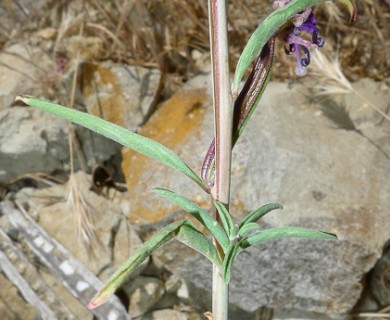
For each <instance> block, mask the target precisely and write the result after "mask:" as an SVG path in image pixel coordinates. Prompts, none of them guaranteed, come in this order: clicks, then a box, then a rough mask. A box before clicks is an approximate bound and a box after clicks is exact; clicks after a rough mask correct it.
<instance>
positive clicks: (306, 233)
mask: <svg viewBox="0 0 390 320" xmlns="http://www.w3.org/2000/svg"><path fill="white" fill-rule="evenodd" d="M283 238H305V239H322V240H337V236H336V235H335V234H332V233H326V232H323V231H318V230H312V229H307V228H300V227H279V228H271V229H266V230H263V231H259V232H257V233H255V234H253V235H251V236H250V237H248V238H246V239H244V240H242V241H241V242H240V247H241V248H243V249H245V248H248V247H251V246H254V245H257V244H261V243H264V242H267V241H271V240H277V239H283Z"/></svg>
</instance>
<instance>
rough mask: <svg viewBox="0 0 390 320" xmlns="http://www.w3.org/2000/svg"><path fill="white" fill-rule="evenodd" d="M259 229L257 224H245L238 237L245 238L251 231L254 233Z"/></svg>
mask: <svg viewBox="0 0 390 320" xmlns="http://www.w3.org/2000/svg"><path fill="white" fill-rule="evenodd" d="M257 228H260V226H259V225H258V224H257V223H256V222H249V223H245V224H244V225H243V226H242V227H241V228H240V231H239V232H238V235H239V236H240V237H241V238H242V237H244V236H245V234H247V233H248V232H250V231H253V230H255V229H257Z"/></svg>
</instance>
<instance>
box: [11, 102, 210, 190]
mask: <svg viewBox="0 0 390 320" xmlns="http://www.w3.org/2000/svg"><path fill="white" fill-rule="evenodd" d="M16 99H17V100H20V101H23V102H24V103H25V104H27V105H29V106H31V107H36V108H38V109H41V110H44V111H46V112H49V113H52V114H54V115H56V116H59V117H61V118H63V119H66V120H68V121H72V122H74V123H76V124H79V125H81V126H83V127H85V128H88V129H90V130H92V131H95V132H97V133H99V134H101V135H103V136H105V137H107V138H109V139H111V140H114V141H116V142H118V143H120V144H122V145H124V146H126V147H129V148H132V149H134V150H135V151H138V152H140V153H142V154H144V155H146V156H148V157H150V158H153V159H155V160H157V161H160V162H162V163H164V164H166V165H167V166H169V167H171V168H174V169H176V170H178V171H180V172H181V173H184V174H185V175H186V176H187V177H189V178H190V179H192V180H193V181H195V183H197V184H198V185H199V186H200V187H201V188H203V189H206V187H205V186H204V185H203V182H202V180H201V179H200V178H199V177H198V176H197V175H196V174H195V173H194V171H193V170H192V169H191V168H190V167H189V166H188V165H187V164H186V163H185V162H184V161H183V160H182V159H181V158H179V157H178V156H177V155H176V154H175V153H173V152H172V151H171V150H169V149H168V148H166V147H165V146H163V145H162V144H160V143H158V142H156V141H154V140H152V139H149V138H146V137H143V136H140V135H138V134H136V133H134V132H131V131H129V130H126V129H125V128H122V127H120V126H118V125H116V124H113V123H110V122H108V121H105V120H103V119H100V118H98V117H96V116H94V115H91V114H88V113H85V112H81V111H77V110H74V109H71V108H66V107H63V106H61V105H59V104H55V103H51V102H47V101H43V100H39V99H36V98H34V97H30V96H19V97H17V98H16Z"/></svg>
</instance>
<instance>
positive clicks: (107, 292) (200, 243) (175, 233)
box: [88, 220, 221, 309]
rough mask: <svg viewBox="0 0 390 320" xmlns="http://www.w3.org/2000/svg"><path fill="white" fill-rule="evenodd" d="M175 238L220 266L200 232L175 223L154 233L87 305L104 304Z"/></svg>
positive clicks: (211, 246) (191, 226) (212, 250)
mask: <svg viewBox="0 0 390 320" xmlns="http://www.w3.org/2000/svg"><path fill="white" fill-rule="evenodd" d="M174 238H176V239H177V240H179V241H180V242H183V243H184V244H186V245H187V246H189V247H191V248H193V249H194V250H196V251H198V252H200V253H201V254H203V255H204V256H205V257H206V258H208V259H209V260H210V261H211V262H212V263H214V264H216V265H217V266H221V261H220V259H219V255H218V252H217V250H216V248H215V247H214V245H213V243H212V242H211V241H210V240H209V239H208V238H207V237H206V236H205V235H204V234H203V233H202V232H200V231H199V230H198V229H197V228H196V227H195V226H194V225H193V224H192V223H191V222H190V221H187V220H181V221H176V222H174V223H172V224H170V225H168V226H166V227H165V228H162V229H161V230H159V231H158V232H156V233H155V234H154V235H153V236H152V237H151V238H150V239H149V240H147V241H146V242H145V243H144V244H143V245H142V246H141V247H140V248H138V249H137V250H136V251H135V252H134V253H133V254H132V255H131V256H130V257H129V258H128V259H127V260H126V261H125V262H124V263H123V264H122V265H121V266H120V267H119V268H118V269H117V270H116V272H115V273H114V274H113V275H112V276H111V278H110V279H109V280H108V281H107V283H106V285H104V287H103V288H102V289H100V290H99V292H98V293H97V294H96V295H95V297H94V298H93V299H92V300H91V301H90V303H89V304H88V308H89V309H94V308H96V307H98V306H100V305H102V304H103V303H104V302H106V301H107V300H108V299H109V297H110V296H111V295H112V294H113V293H114V292H115V291H116V289H118V288H119V287H120V286H121V285H122V284H123V283H124V282H125V281H126V280H127V279H128V278H129V276H130V275H131V274H132V273H133V272H134V271H135V270H136V269H137V267H139V266H140V264H141V263H142V262H143V261H145V259H146V258H148V257H149V256H150V255H151V254H152V253H153V252H154V251H155V250H156V249H158V248H159V247H161V246H162V245H164V244H165V243H167V242H168V241H169V240H171V239H174Z"/></svg>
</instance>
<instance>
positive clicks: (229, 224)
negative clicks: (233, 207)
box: [214, 201, 235, 237]
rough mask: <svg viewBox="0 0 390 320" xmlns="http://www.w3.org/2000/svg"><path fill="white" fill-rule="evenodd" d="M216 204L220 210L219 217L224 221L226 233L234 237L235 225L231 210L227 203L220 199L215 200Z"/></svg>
mask: <svg viewBox="0 0 390 320" xmlns="http://www.w3.org/2000/svg"><path fill="white" fill-rule="evenodd" d="M214 205H215V207H216V208H217V210H218V213H219V217H220V219H221V221H222V225H223V227H224V228H225V231H226V233H227V234H228V235H229V237H234V236H235V234H234V230H235V227H234V222H233V220H232V217H231V216H230V214H229V211H228V210H227V209H226V207H225V205H224V204H223V203H221V202H219V201H214Z"/></svg>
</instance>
